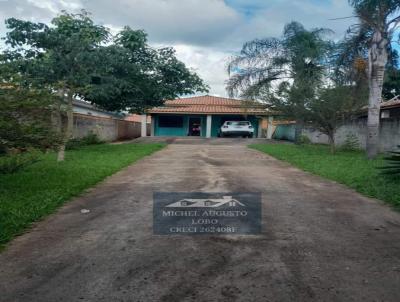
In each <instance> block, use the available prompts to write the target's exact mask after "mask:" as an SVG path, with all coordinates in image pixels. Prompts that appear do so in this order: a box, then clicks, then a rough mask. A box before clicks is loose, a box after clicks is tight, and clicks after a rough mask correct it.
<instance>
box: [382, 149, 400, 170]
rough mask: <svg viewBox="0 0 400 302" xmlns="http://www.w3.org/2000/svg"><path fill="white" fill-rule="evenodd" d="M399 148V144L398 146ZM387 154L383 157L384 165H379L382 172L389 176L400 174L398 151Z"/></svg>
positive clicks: (399, 153) (399, 154) (399, 152)
mask: <svg viewBox="0 0 400 302" xmlns="http://www.w3.org/2000/svg"><path fill="white" fill-rule="evenodd" d="M398 147H399V148H400V145H399V146H398ZM389 154H390V155H389V156H386V157H385V163H386V164H387V165H385V166H384V167H379V169H381V170H382V174H384V175H390V176H400V151H393V152H389Z"/></svg>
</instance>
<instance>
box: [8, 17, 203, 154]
mask: <svg viewBox="0 0 400 302" xmlns="http://www.w3.org/2000/svg"><path fill="white" fill-rule="evenodd" d="M51 23H52V24H51V26H48V25H46V24H43V23H33V22H29V21H23V20H17V19H14V18H11V19H8V20H6V24H7V27H8V29H9V30H10V31H9V32H8V33H7V37H6V43H7V44H9V45H10V46H11V48H12V49H11V51H7V52H4V55H3V56H2V58H3V59H2V60H1V63H3V64H4V65H7V66H9V67H10V70H13V72H15V71H17V72H18V73H19V74H20V75H22V77H21V80H22V82H24V85H27V86H28V87H41V88H42V89H48V90H51V91H53V92H54V94H56V95H57V96H58V98H55V100H60V99H64V101H63V102H56V104H55V107H57V108H58V109H59V110H57V111H56V112H58V113H59V114H58V115H57V118H55V119H54V120H55V124H57V125H62V123H61V114H60V113H61V112H62V110H61V109H62V108H63V107H66V112H67V127H66V129H65V130H64V131H63V132H64V140H63V144H61V147H60V150H59V153H58V160H64V156H65V155H64V154H65V144H66V143H67V141H68V140H69V139H70V138H71V136H72V130H73V110H72V109H73V100H74V98H76V97H80V98H82V99H84V100H87V101H90V102H92V103H93V104H96V105H98V106H100V107H103V108H105V109H108V110H129V111H131V112H143V110H145V109H146V108H148V107H152V106H155V105H160V104H162V103H163V101H165V100H166V99H168V98H175V97H177V96H178V95H181V94H190V93H195V92H197V91H207V87H206V85H204V83H203V81H202V80H201V79H200V78H199V77H198V76H197V75H196V74H195V73H194V72H192V71H190V70H189V69H188V68H187V67H186V66H185V65H184V64H183V63H182V62H180V61H178V60H177V59H176V57H175V54H174V51H173V49H171V48H163V49H153V48H151V47H149V46H148V44H147V38H146V34H145V33H144V32H143V31H134V30H132V29H130V28H128V27H127V28H125V29H124V30H123V31H121V32H120V33H119V34H118V35H117V36H116V37H113V39H111V35H110V33H109V31H108V30H107V29H106V28H105V27H103V26H100V25H96V24H95V23H94V22H93V21H92V19H91V18H90V16H89V14H88V13H87V12H85V11H82V12H81V13H79V14H69V13H66V12H63V13H62V14H61V15H59V16H58V17H56V18H54V19H53V20H52V22H51ZM11 67H13V68H14V69H13V68H11ZM13 72H10V73H11V74H12V73H13ZM2 77H3V79H4V80H5V81H7V80H10V79H11V78H12V77H7V76H5V75H2ZM65 105H66V106H65Z"/></svg>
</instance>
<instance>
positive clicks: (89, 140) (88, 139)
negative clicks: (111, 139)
mask: <svg viewBox="0 0 400 302" xmlns="http://www.w3.org/2000/svg"><path fill="white" fill-rule="evenodd" d="M98 144H104V141H102V140H101V139H100V138H99V136H98V135H97V134H96V133H93V132H91V133H89V134H88V135H86V136H85V137H82V138H73V139H70V140H69V141H68V142H67V144H66V146H65V147H66V149H67V150H74V149H79V148H81V147H83V146H90V145H98Z"/></svg>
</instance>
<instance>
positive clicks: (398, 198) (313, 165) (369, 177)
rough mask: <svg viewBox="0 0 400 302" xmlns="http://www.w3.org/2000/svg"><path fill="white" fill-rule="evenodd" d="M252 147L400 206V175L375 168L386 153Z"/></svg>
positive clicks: (278, 145)
mask: <svg viewBox="0 0 400 302" xmlns="http://www.w3.org/2000/svg"><path fill="white" fill-rule="evenodd" d="M249 147H250V148H253V149H256V150H259V151H262V152H265V153H267V154H269V155H272V156H273V157H275V158H277V159H280V160H283V161H286V162H289V163H291V164H292V165H294V166H296V167H299V168H301V169H303V170H305V171H308V172H311V173H313V174H317V175H320V176H323V177H325V178H328V179H331V180H334V181H337V182H339V183H342V184H345V185H347V186H349V187H350V188H353V189H355V190H356V191H357V192H360V193H362V194H364V195H366V196H369V197H374V198H378V199H380V200H383V201H386V202H388V203H390V204H391V205H393V206H394V207H396V208H397V209H400V189H399V188H400V186H399V185H400V178H399V177H387V176H383V175H381V174H380V172H379V170H378V169H376V168H377V167H381V166H383V165H385V163H384V160H383V156H380V157H378V158H377V159H375V160H367V159H366V157H365V154H364V153H363V152H360V151H338V152H337V153H336V154H333V155H332V154H330V152H329V147H327V146H323V145H300V146H298V145H289V144H285V145H284V144H274V145H272V144H271V145H266V144H255V145H250V146H249Z"/></svg>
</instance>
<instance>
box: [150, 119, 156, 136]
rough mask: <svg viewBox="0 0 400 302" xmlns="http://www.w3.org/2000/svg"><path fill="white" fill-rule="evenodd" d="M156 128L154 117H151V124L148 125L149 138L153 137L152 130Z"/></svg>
mask: <svg viewBox="0 0 400 302" xmlns="http://www.w3.org/2000/svg"><path fill="white" fill-rule="evenodd" d="M155 127H156V119H155V118H154V116H153V115H152V116H151V124H150V129H151V130H150V136H154V129H155Z"/></svg>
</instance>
